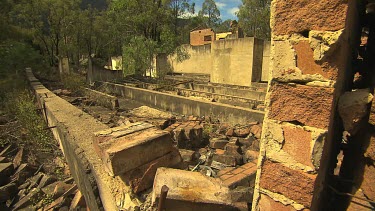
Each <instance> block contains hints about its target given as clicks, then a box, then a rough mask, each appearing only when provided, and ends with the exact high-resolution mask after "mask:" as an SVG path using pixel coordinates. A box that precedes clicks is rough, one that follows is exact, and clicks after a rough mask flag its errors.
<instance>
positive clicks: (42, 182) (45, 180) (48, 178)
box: [38, 174, 57, 188]
mask: <svg viewBox="0 0 375 211" xmlns="http://www.w3.org/2000/svg"><path fill="white" fill-rule="evenodd" d="M56 181H57V179H56V178H55V177H54V176H49V175H46V174H44V175H43V177H42V179H41V180H40V182H39V185H38V188H44V187H45V186H47V185H49V184H51V183H54V182H56Z"/></svg>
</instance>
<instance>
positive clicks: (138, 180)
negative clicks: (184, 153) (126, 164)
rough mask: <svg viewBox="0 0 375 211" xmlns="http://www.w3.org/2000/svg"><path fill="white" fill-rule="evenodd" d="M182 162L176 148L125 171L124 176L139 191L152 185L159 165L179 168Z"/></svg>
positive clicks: (134, 189)
mask: <svg viewBox="0 0 375 211" xmlns="http://www.w3.org/2000/svg"><path fill="white" fill-rule="evenodd" d="M181 162H182V158H181V155H180V153H179V152H178V150H177V149H175V150H173V151H172V152H170V153H168V154H166V155H164V156H162V157H160V158H157V159H155V160H153V161H151V162H149V163H147V164H144V165H142V166H140V167H137V168H135V169H133V170H131V171H129V172H127V173H125V174H124V176H123V177H122V178H123V179H124V180H125V182H127V183H128V184H129V185H130V187H131V188H132V190H133V192H134V193H139V192H141V191H144V190H146V189H148V188H150V187H152V184H153V182H154V177H155V174H156V170H157V169H158V168H159V167H177V168H178V167H179V166H180V164H181Z"/></svg>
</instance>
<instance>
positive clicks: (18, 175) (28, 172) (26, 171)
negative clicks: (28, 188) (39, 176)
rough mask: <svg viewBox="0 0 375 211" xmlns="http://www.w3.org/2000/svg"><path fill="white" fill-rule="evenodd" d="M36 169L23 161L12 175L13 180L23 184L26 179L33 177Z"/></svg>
mask: <svg viewBox="0 0 375 211" xmlns="http://www.w3.org/2000/svg"><path fill="white" fill-rule="evenodd" d="M35 171H36V168H35V167H32V166H30V165H28V164H25V163H23V164H21V165H20V166H19V167H18V168H17V170H16V172H15V173H14V174H13V175H12V177H11V179H12V181H16V182H17V184H21V183H24V182H25V181H26V179H28V178H30V177H32V176H33V174H34V172H35Z"/></svg>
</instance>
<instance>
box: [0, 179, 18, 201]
mask: <svg viewBox="0 0 375 211" xmlns="http://www.w3.org/2000/svg"><path fill="white" fill-rule="evenodd" d="M17 191H18V188H17V186H16V184H15V183H9V184H7V185H4V186H1V187H0V203H3V202H6V201H7V200H8V199H11V198H13V197H14V196H15V195H16V194H17Z"/></svg>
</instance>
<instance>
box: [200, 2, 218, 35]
mask: <svg viewBox="0 0 375 211" xmlns="http://www.w3.org/2000/svg"><path fill="white" fill-rule="evenodd" d="M199 16H201V17H205V18H206V20H207V21H206V23H207V26H209V27H211V28H214V27H215V26H217V25H218V24H219V23H220V21H221V20H220V11H219V9H218V8H217V6H216V3H215V1H214V0H204V2H203V4H202V9H201V10H200V11H199Z"/></svg>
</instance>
